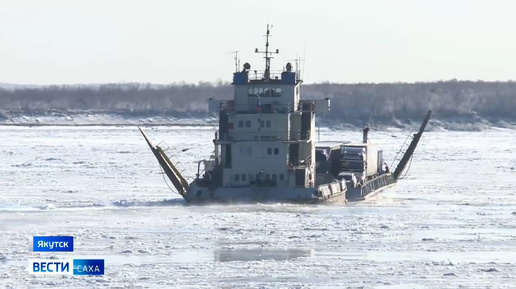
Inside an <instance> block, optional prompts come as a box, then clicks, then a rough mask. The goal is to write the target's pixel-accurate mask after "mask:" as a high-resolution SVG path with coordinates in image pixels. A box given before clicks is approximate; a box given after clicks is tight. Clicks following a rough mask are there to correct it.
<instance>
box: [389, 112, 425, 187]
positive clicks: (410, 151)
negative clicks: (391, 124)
mask: <svg viewBox="0 0 516 289" xmlns="http://www.w3.org/2000/svg"><path fill="white" fill-rule="evenodd" d="M431 115H432V111H431V110H429V111H428V112H427V113H426V116H425V119H424V120H423V123H422V124H421V127H420V128H419V131H418V132H417V133H415V134H412V133H411V134H410V135H409V136H408V137H407V139H406V140H405V142H404V145H403V146H402V147H401V149H400V151H399V152H398V155H403V156H402V157H401V160H400V161H399V163H398V165H397V166H396V169H395V170H394V172H393V173H392V176H393V178H394V182H397V181H398V180H399V179H400V177H401V173H402V172H403V171H405V168H406V167H407V164H408V163H409V162H410V163H412V161H411V160H412V156H413V155H414V150H415V149H416V147H417V144H418V142H419V140H420V139H421V136H422V135H423V132H424V131H425V127H426V125H427V124H428V120H430V116H431ZM409 140H410V144H409V145H408V146H405V144H406V143H408V142H409ZM409 166H410V164H409ZM405 174H406V173H405Z"/></svg>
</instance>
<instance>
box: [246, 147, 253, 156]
mask: <svg viewBox="0 0 516 289" xmlns="http://www.w3.org/2000/svg"><path fill="white" fill-rule="evenodd" d="M252 154H253V148H252V147H247V155H248V156H250V155H252Z"/></svg>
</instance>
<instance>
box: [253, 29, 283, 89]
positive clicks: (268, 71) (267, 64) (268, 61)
mask: <svg viewBox="0 0 516 289" xmlns="http://www.w3.org/2000/svg"><path fill="white" fill-rule="evenodd" d="M270 29H272V25H270V26H269V24H267V34H266V35H264V36H265V51H259V50H258V48H256V49H255V50H254V52H255V53H263V54H265V57H264V58H265V72H264V73H263V78H264V80H265V81H269V80H270V79H271V59H272V58H274V57H272V56H271V55H273V54H279V49H276V51H275V52H269V36H271V35H270Z"/></svg>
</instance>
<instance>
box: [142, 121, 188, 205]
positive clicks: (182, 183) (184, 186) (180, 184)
mask: <svg viewBox="0 0 516 289" xmlns="http://www.w3.org/2000/svg"><path fill="white" fill-rule="evenodd" d="M138 129H139V130H140V132H141V133H142V135H143V138H145V141H146V142H147V144H148V145H149V147H150V149H151V151H152V153H153V154H154V156H155V157H156V159H158V162H159V165H160V166H161V167H162V168H163V171H165V174H166V175H167V177H168V178H169V179H170V181H171V182H172V184H173V185H174V187H175V188H176V189H177V191H178V192H179V194H180V195H181V196H183V197H184V196H185V195H186V191H187V190H188V182H187V181H186V180H185V178H183V176H182V175H181V173H180V172H179V170H178V169H177V168H176V166H175V165H174V164H173V163H172V161H170V158H169V157H168V156H167V155H166V154H165V152H164V151H163V149H162V148H161V147H160V146H155V145H154V144H152V142H151V141H150V140H149V138H148V137H147V135H146V134H145V132H143V130H142V128H141V127H138Z"/></svg>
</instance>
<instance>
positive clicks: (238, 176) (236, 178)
mask: <svg viewBox="0 0 516 289" xmlns="http://www.w3.org/2000/svg"><path fill="white" fill-rule="evenodd" d="M238 181H240V175H239V174H236V175H235V182H238Z"/></svg>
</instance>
